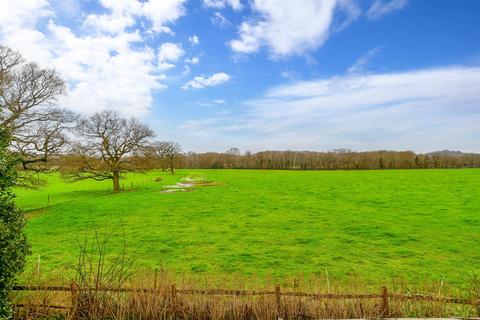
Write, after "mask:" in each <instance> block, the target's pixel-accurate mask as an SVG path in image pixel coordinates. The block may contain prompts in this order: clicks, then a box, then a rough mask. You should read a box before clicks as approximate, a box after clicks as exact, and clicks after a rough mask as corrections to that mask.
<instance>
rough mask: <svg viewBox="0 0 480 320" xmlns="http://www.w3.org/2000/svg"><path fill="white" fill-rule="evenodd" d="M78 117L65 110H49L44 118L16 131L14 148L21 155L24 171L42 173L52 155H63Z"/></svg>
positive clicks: (13, 140) (13, 141)
mask: <svg viewBox="0 0 480 320" xmlns="http://www.w3.org/2000/svg"><path fill="white" fill-rule="evenodd" d="M76 118H77V115H76V114H75V113H73V112H71V111H67V110H65V109H49V110H48V112H46V113H45V116H44V118H42V119H38V120H37V121H35V122H31V123H29V124H27V125H25V126H23V127H21V128H18V129H17V130H16V134H15V136H14V137H13V139H12V147H13V148H14V150H15V151H16V152H17V153H18V154H20V155H21V157H20V158H21V162H22V166H23V169H24V170H35V171H40V170H42V168H40V167H39V165H38V164H39V163H41V164H44V165H45V164H46V163H47V161H48V160H49V157H51V156H52V155H58V154H61V153H62V151H64V149H65V146H66V143H67V140H68V139H67V133H68V132H70V131H71V130H72V129H73V127H74V125H75V119H76Z"/></svg>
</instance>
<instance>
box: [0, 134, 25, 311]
mask: <svg viewBox="0 0 480 320" xmlns="http://www.w3.org/2000/svg"><path fill="white" fill-rule="evenodd" d="M9 145H10V136H9V134H8V132H7V130H6V129H4V128H0V319H7V318H10V317H11V316H12V308H11V305H10V302H9V294H10V290H11V288H12V286H13V284H14V281H15V275H16V274H17V273H18V272H20V271H22V270H23V267H24V265H25V257H26V255H27V254H28V253H29V246H28V243H27V238H26V235H25V232H24V226H25V218H24V216H23V213H22V212H21V211H20V210H19V209H18V208H17V207H16V206H15V201H14V198H15V196H14V194H13V193H12V190H11V189H12V187H13V186H14V185H15V183H16V181H17V173H16V170H15V166H16V164H17V159H16V158H15V157H14V156H13V155H12V154H11V152H9V150H8V147H9Z"/></svg>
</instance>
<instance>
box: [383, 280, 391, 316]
mask: <svg viewBox="0 0 480 320" xmlns="http://www.w3.org/2000/svg"><path fill="white" fill-rule="evenodd" d="M389 315H390V311H389V310H388V290H387V287H385V286H383V287H382V317H383V318H387V317H389Z"/></svg>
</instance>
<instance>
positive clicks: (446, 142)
mask: <svg viewBox="0 0 480 320" xmlns="http://www.w3.org/2000/svg"><path fill="white" fill-rule="evenodd" d="M479 86H480V68H464V67H441V68H436V69H426V70H414V71H408V72H397V73H385V74H370V75H349V74H347V75H345V76H341V77H332V78H327V79H319V80H313V81H299V82H295V83H292V84H288V85H282V86H278V87H275V88H272V89H271V90H269V91H268V92H266V94H265V95H264V96H263V98H261V99H258V100H254V101H249V102H247V103H246V111H245V113H244V114H243V115H242V116H238V115H237V116H235V117H226V118H220V119H217V120H216V121H215V122H212V121H210V123H209V124H208V125H204V124H202V122H201V121H198V120H197V121H196V122H190V124H191V125H193V124H194V126H195V133H192V134H195V135H198V134H199V133H201V134H202V135H203V136H204V137H205V139H206V140H208V139H209V138H211V137H216V136H223V137H225V140H226V141H228V140H229V139H230V138H238V139H240V140H241V141H240V143H238V144H237V145H238V146H239V147H241V148H243V149H255V150H261V149H264V148H269V149H294V150H302V149H303V150H305V149H310V150H312V149H317V150H328V149H332V148H336V147H340V146H341V147H348V148H351V149H354V150H372V149H396V150H399V149H409V150H411V149H413V150H415V151H420V152H427V151H431V150H442V149H446V148H447V149H455V150H456V149H462V150H465V151H477V152H478V151H479V150H478V143H477V141H476V137H477V136H478V135H479V134H480V129H479V128H478V123H479V122H480V109H479V108H478V106H479V105H480V95H479V94H478V90H477V88H478V87H479ZM207 147H209V146H207ZM211 147H213V148H215V146H211ZM217 147H218V148H223V147H225V146H223V145H222V146H220V145H219V146H217ZM220 150H221V149H220Z"/></svg>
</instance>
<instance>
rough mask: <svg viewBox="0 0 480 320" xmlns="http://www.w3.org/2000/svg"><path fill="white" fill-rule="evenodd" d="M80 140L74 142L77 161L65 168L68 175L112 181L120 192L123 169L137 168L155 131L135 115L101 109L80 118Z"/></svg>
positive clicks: (78, 131)
mask: <svg viewBox="0 0 480 320" xmlns="http://www.w3.org/2000/svg"><path fill="white" fill-rule="evenodd" d="M76 132H77V133H78V134H79V138H80V139H81V140H80V141H77V142H76V143H74V144H73V147H72V153H73V154H74V155H75V157H74V159H76V161H77V162H76V163H71V164H70V166H69V168H64V174H65V176H66V177H67V178H69V179H71V180H74V181H77V180H85V179H93V180H97V181H102V180H112V181H113V190H114V191H115V192H118V191H120V178H121V174H122V173H123V172H127V171H135V170H138V169H139V167H138V166H136V163H135V155H136V153H138V152H142V150H143V149H144V147H145V146H146V145H147V144H148V140H149V139H150V138H151V137H153V136H154V134H153V131H152V130H151V129H150V128H149V127H148V126H146V125H144V124H142V123H141V122H140V121H138V120H137V119H135V118H130V119H124V118H121V117H120V116H119V114H118V113H116V112H114V111H102V112H98V113H95V114H93V115H92V116H90V117H88V118H83V119H80V120H79V121H78V125H77V127H76Z"/></svg>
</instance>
